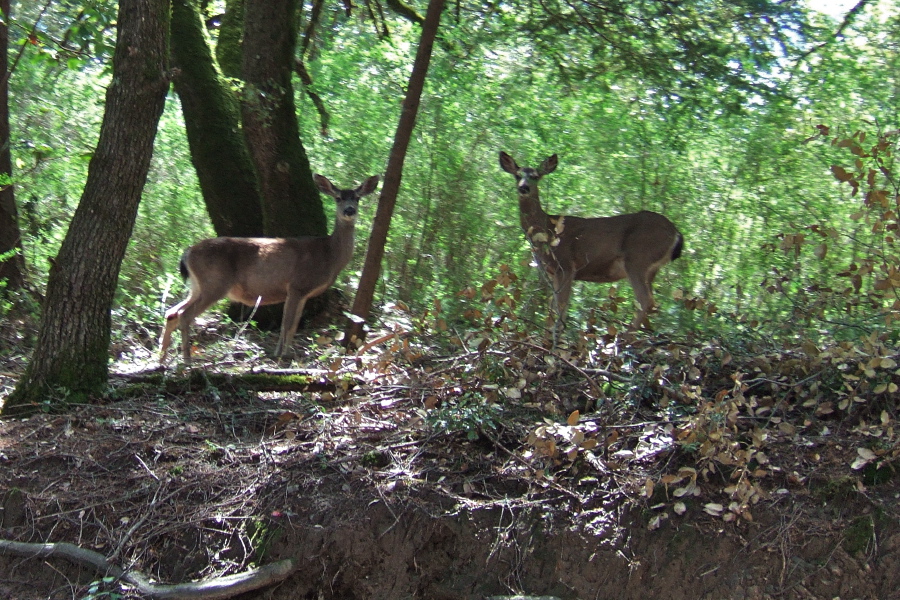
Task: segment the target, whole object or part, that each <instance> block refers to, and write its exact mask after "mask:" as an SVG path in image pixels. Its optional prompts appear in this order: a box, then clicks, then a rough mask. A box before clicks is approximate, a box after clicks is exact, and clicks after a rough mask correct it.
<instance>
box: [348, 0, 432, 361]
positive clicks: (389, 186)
mask: <svg viewBox="0 0 900 600" xmlns="http://www.w3.org/2000/svg"><path fill="white" fill-rule="evenodd" d="M443 10H444V0H429V2H428V11H427V12H426V14H425V23H424V25H423V26H422V38H421V39H420V40H419V48H418V50H417V51H416V60H415V62H414V63H413V70H412V74H411V75H410V76H409V85H408V86H407V88H406V98H404V100H403V110H402V112H401V113H400V121H399V123H398V124H397V132H396V134H395V135H394V146H393V147H392V148H391V154H390V157H389V158H388V166H387V172H386V173H385V175H384V185H383V186H382V187H381V196H380V197H379V198H378V211H377V212H376V213H375V221H374V223H373V224H372V234H371V235H370V236H369V248H368V251H367V252H366V262H365V264H364V265H363V272H362V276H361V277H360V280H359V289H358V290H357V292H356V298H355V299H354V300H353V308H352V309H351V312H352V313H353V314H354V315H356V316H357V317H359V319H355V320H353V321H351V322H350V325H349V326H348V327H347V330H346V332H345V333H344V342H345V343H347V344H351V345H353V344H355V343H357V342H362V341H363V340H364V339H365V331H364V329H363V325H364V323H365V320H366V319H367V318H368V317H369V312H370V311H371V310H372V300H373V299H374V297H375V286H376V285H377V284H378V277H379V275H380V273H381V261H382V259H383V258H384V245H385V243H386V242H387V234H388V230H389V229H390V225H391V216H392V215H393V213H394V205H395V204H396V202H397V193H398V192H399V191H400V180H401V178H402V177H403V162H404V160H406V149H407V148H408V147H409V140H410V138H411V137H412V133H413V129H414V128H415V126H416V114H417V113H418V111H419V99H420V98H421V96H422V89H423V88H424V87H425V77H426V75H427V74H428V65H429V64H430V63H431V49H432V47H433V46H434V38H435V36H436V35H437V31H438V26H439V25H440V21H441V12H442V11H443Z"/></svg>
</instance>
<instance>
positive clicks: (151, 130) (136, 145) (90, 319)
mask: <svg viewBox="0 0 900 600" xmlns="http://www.w3.org/2000/svg"><path fill="white" fill-rule="evenodd" d="M170 10H171V6H170V2H169V0H120V2H119V13H118V35H117V39H116V49H115V52H114V55H113V78H112V82H111V83H110V85H109V88H108V89H107V92H106V110H105V113H104V116H103V123H102V125H101V128H100V139H99V141H98V144H97V149H96V151H95V153H94V156H93V158H92V159H91V162H90V165H89V167H88V176H87V182H86V184H85V188H84V192H83V194H82V196H81V201H80V203H79V205H78V208H77V210H76V211H75V215H74V216H73V217H72V222H71V224H70V225H69V230H68V232H67V233H66V238H65V240H64V241H63V244H62V247H61V248H60V251H59V254H58V255H57V257H56V259H55V260H54V261H53V265H52V266H51V269H50V277H49V280H48V282H47V293H46V299H45V302H44V312H43V318H42V320H41V327H40V331H39V333H38V343H37V347H36V348H35V352H34V356H33V357H32V359H31V362H30V364H29V366H28V369H27V370H26V373H25V375H24V376H23V377H22V378H21V379H20V380H19V383H18V385H17V386H16V389H15V390H14V391H13V393H12V394H11V395H10V396H9V398H7V401H6V404H5V406H4V407H3V414H4V415H6V416H9V415H21V414H28V413H30V412H34V411H36V410H39V409H40V408H41V407H48V408H53V406H54V405H55V404H59V403H63V402H66V401H84V400H87V399H89V397H90V396H91V395H94V394H99V393H102V392H103V391H104V390H105V387H106V383H107V378H108V364H109V341H110V327H111V320H110V311H111V309H112V303H113V294H114V292H115V289H116V284H117V281H118V277H119V269H120V266H121V262H122V258H123V257H124V255H125V249H126V246H127V245H128V240H129V238H130V236H131V231H132V229H133V227H134V221H135V217H136V216H137V209H138V203H139V202H140V198H141V192H142V190H143V188H144V183H145V181H146V178H147V172H148V170H149V167H150V158H151V155H152V153H153V140H154V138H155V137H156V129H157V125H158V124H159V119H160V116H161V115H162V111H163V106H164V103H165V97H166V92H167V90H168V87H169V79H168V73H167V68H168V58H169V48H168V41H169V27H170Z"/></svg>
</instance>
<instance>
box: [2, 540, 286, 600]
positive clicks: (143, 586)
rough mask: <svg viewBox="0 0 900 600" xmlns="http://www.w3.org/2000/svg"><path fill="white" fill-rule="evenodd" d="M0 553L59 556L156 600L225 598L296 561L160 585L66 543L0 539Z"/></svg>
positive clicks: (275, 576)
mask: <svg viewBox="0 0 900 600" xmlns="http://www.w3.org/2000/svg"><path fill="white" fill-rule="evenodd" d="M0 554H12V555H15V556H25V557H28V558H63V559H65V560H68V561H70V562H74V563H77V564H80V565H84V566H88V567H92V568H93V569H95V570H96V571H98V572H100V573H102V574H103V575H105V576H112V577H115V578H117V579H121V580H122V581H124V582H126V583H128V584H130V585H133V586H134V587H135V589H136V590H137V591H138V593H140V594H141V595H143V596H146V597H147V598H152V599H158V600H225V599H226V598H233V597H235V596H237V595H239V594H244V593H246V592H251V591H253V590H258V589H260V588H263V587H267V586H270V585H272V584H274V583H279V582H281V581H284V580H285V579H287V578H288V577H289V576H290V575H291V574H292V573H293V572H294V571H296V570H297V562H296V561H295V560H294V559H292V558H288V559H285V560H281V561H278V562H276V563H272V564H269V565H266V566H264V567H260V568H259V569H252V570H250V571H247V572H244V573H237V574H234V575H227V576H225V577H217V578H215V579H208V580H205V581H192V582H190V583H178V584H174V585H163V584H158V583H151V582H150V580H149V579H147V578H146V577H145V576H144V575H142V574H141V573H139V572H138V571H124V570H123V569H122V568H121V567H119V566H117V565H112V564H110V563H109V561H107V560H106V557H105V556H103V555H102V554H100V553H99V552H94V551H93V550H85V549H84V548H81V547H79V546H76V545H74V544H69V543H66V542H59V543H54V544H33V543H27V542H13V541H11V540H0Z"/></svg>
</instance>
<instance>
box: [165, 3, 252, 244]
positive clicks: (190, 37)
mask: <svg viewBox="0 0 900 600" xmlns="http://www.w3.org/2000/svg"><path fill="white" fill-rule="evenodd" d="M172 65H173V67H177V68H178V72H177V75H176V76H175V79H174V83H175V91H176V92H177V93H178V97H179V98H180V99H181V109H182V111H183V112H184V122H185V126H186V129H187V137H188V143H189V145H190V149H191V161H192V162H193V164H194V168H195V169H196V171H197V178H198V179H199V182H200V189H201V191H202V192H203V200H204V202H206V210H207V212H208V213H209V217H210V219H211V220H212V224H213V228H214V229H215V230H216V234H217V235H221V236H259V235H262V234H263V220H262V208H261V202H260V197H259V186H258V185H257V181H256V173H255V172H254V169H253V161H252V160H251V158H250V153H249V152H248V151H247V146H246V145H245V144H244V138H243V136H242V135H241V131H240V110H241V109H240V103H239V102H238V99H237V97H236V96H235V95H234V93H233V92H232V91H231V89H230V88H229V85H228V83H227V82H226V81H225V79H224V78H223V77H222V75H221V73H220V72H219V70H218V68H217V66H216V63H215V60H214V59H213V55H212V51H211V49H210V44H209V39H208V36H207V35H206V27H205V25H204V23H203V19H202V18H201V15H200V11H199V10H198V8H197V4H196V0H174V1H173V3H172Z"/></svg>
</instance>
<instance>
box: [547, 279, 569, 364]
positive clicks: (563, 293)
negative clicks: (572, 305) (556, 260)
mask: <svg viewBox="0 0 900 600" xmlns="http://www.w3.org/2000/svg"><path fill="white" fill-rule="evenodd" d="M550 281H551V282H552V284H553V311H554V312H555V313H556V319H555V320H554V321H553V346H554V347H555V346H556V341H557V337H558V335H559V332H561V331H562V330H563V329H564V328H565V326H566V313H567V312H568V310H569V299H570V298H571V297H572V275H571V274H569V273H567V272H565V271H557V272H556V273H554V274H553V276H552V277H551V278H550Z"/></svg>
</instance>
